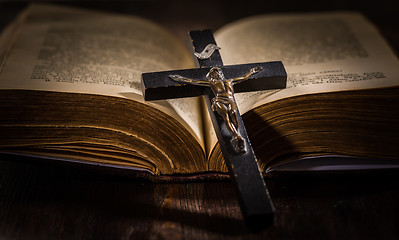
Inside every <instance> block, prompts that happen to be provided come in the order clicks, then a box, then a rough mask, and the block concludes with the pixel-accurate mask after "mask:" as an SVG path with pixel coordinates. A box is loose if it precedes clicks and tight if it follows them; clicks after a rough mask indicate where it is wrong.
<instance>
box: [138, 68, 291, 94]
mask: <svg viewBox="0 0 399 240" xmlns="http://www.w3.org/2000/svg"><path fill="white" fill-rule="evenodd" d="M257 66H261V67H262V71H261V72H259V73H257V74H256V76H251V77H250V78H249V79H248V80H247V81H244V82H242V83H238V84H236V85H234V92H235V93H239V92H249V91H259V90H266V89H281V88H285V87H286V81H287V73H286V72H285V69H284V66H283V64H282V62H280V61H275V62H262V63H250V64H240V65H227V66H220V68H221V69H222V71H223V73H224V76H225V78H226V79H229V78H235V77H237V76H242V75H244V74H246V73H247V72H248V71H249V70H250V69H251V68H254V67H257ZM210 69H211V67H205V68H194V69H184V70H174V71H164V72H153V73H143V74H142V80H141V85H142V86H141V89H142V90H143V95H144V99H145V100H146V101H149V100H161V99H170V98H183V97H195V96H200V95H203V94H204V91H205V89H206V87H200V86H195V85H192V84H188V83H181V82H176V81H174V80H172V79H171V78H170V77H169V75H172V74H177V75H181V76H185V77H187V78H191V79H205V76H206V74H207V73H208V72H209V70H210Z"/></svg>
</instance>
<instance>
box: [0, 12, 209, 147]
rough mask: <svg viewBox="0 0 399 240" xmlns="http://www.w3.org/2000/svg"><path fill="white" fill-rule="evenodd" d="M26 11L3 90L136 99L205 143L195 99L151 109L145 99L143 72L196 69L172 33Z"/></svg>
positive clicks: (129, 20)
mask: <svg viewBox="0 0 399 240" xmlns="http://www.w3.org/2000/svg"><path fill="white" fill-rule="evenodd" d="M28 11H29V16H28V18H27V20H26V24H25V25H24V27H23V29H22V31H21V34H20V36H19V38H18V39H17V41H16V42H15V44H14V46H13V49H12V51H11V54H10V56H9V58H8V59H7V62H6V64H5V66H4V68H3V71H2V72H1V75H0V88H2V89H31V90H48V91H61V92H73V93H90V94H102V95H108V96H116V97H124V98H130V99H134V100H136V101H140V102H142V103H145V104H149V105H151V106H153V107H156V108H158V109H160V110H161V111H163V112H166V113H168V114H169V115H171V116H172V117H174V118H175V119H177V120H179V121H180V122H181V123H182V124H183V125H184V126H186V127H187V129H189V130H190V131H191V132H192V133H193V135H194V136H196V137H197V139H199V142H201V143H202V142H203V137H202V129H201V123H200V122H199V121H200V119H201V117H200V115H199V114H200V112H199V101H198V100H197V99H189V100H171V101H159V102H157V103H148V102H144V100H143V97H142V93H141V86H140V81H141V74H142V73H143V72H154V71H161V70H170V69H182V68H190V67H192V58H191V56H190V54H189V52H188V50H186V49H185V48H184V47H183V46H182V44H181V43H180V42H179V41H178V40H177V39H176V38H174V37H173V36H171V35H170V34H169V33H168V32H166V31H165V30H163V29H162V28H160V27H159V26H157V25H155V24H153V23H151V22H149V21H147V20H144V19H141V18H136V17H131V16H129V17H125V16H117V15H112V14H107V13H98V12H92V11H87V10H79V9H73V8H66V7H56V6H49V5H32V6H30V9H29V10H28ZM21 63H23V64H21ZM196 109H197V110H198V111H195V110H196Z"/></svg>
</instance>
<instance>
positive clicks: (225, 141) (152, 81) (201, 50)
mask: <svg viewBox="0 0 399 240" xmlns="http://www.w3.org/2000/svg"><path fill="white" fill-rule="evenodd" d="M189 35H190V38H191V42H192V45H193V48H192V50H193V55H194V56H195V57H194V62H195V63H196V65H197V66H198V67H199V68H195V69H185V70H176V71H164V72H153V73H143V74H142V90H143V95H144V99H145V100H160V99H170V98H182V97H193V96H199V95H204V96H205V102H206V103H207V107H208V110H209V114H210V117H211V119H212V123H213V126H214V128H215V132H216V135H217V137H218V141H219V145H220V148H221V150H222V154H223V157H224V159H225V162H226V165H227V168H228V169H229V173H230V176H231V179H232V180H233V183H234V187H235V190H236V193H237V195H238V199H239V203H240V207H241V211H242V213H243V216H244V219H245V221H246V222H247V223H249V224H254V223H255V224H259V223H260V222H263V223H264V222H267V223H269V224H270V223H272V221H273V216H274V214H273V204H272V202H271V200H270V197H269V194H268V191H267V188H266V184H265V182H264V180H263V177H262V175H261V173H260V170H259V166H258V164H257V160H256V157H255V154H254V151H253V149H252V146H251V143H250V142H249V139H248V135H247V132H246V129H245V126H244V122H243V120H242V118H241V116H240V113H239V111H238V108H237V104H236V101H235V99H234V92H247V91H257V90H267V89H279V88H285V87H286V81H287V73H286V72H285V69H284V66H283V64H282V63H281V62H263V63H251V64H241V65H230V66H223V62H222V59H221V57H220V53H219V50H220V48H219V47H218V46H217V45H216V42H215V39H214V38H213V34H212V32H211V31H210V30H202V31H191V32H190V33H189ZM233 86H234V88H233Z"/></svg>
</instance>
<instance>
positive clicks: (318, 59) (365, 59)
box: [216, 12, 399, 114]
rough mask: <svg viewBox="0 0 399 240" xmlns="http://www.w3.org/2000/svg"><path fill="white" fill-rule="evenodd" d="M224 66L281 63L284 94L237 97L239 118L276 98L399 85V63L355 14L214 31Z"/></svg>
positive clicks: (248, 22) (252, 22)
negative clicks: (284, 74) (284, 71)
mask: <svg viewBox="0 0 399 240" xmlns="http://www.w3.org/2000/svg"><path fill="white" fill-rule="evenodd" d="M216 41H217V44H218V46H220V47H221V55H222V57H223V61H224V63H225V64H226V65H230V64H240V63H250V62H264V61H282V62H283V64H284V66H285V67H286V71H287V74H288V81H287V88H286V89H284V90H273V91H261V92H252V93H240V94H237V96H236V100H237V102H238V105H239V109H240V112H241V114H243V113H245V112H247V111H249V110H251V109H253V108H255V107H257V106H260V105H262V104H265V103H267V102H271V101H274V100H277V99H281V98H286V97H291V96H296V95H302V94H310V93H320V92H330V91H344V90H353V89H369V88H381V87H391V86H397V85H399V61H398V59H397V57H396V56H395V55H394V53H393V52H392V50H391V49H390V48H389V46H388V44H387V43H386V42H385V41H384V39H383V38H382V37H381V35H380V34H379V32H378V30H377V29H376V28H375V27H374V26H373V25H372V24H371V23H370V22H369V21H367V20H366V19H365V18H364V17H363V16H362V15H361V14H359V13H353V12H333V13H313V14H312V13H306V14H276V15H261V16H255V17H251V18H247V19H244V20H241V21H238V22H235V23H232V24H230V25H227V26H225V27H223V28H222V29H220V30H219V31H217V33H216Z"/></svg>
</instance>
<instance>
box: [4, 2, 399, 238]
mask: <svg viewBox="0 0 399 240" xmlns="http://www.w3.org/2000/svg"><path fill="white" fill-rule="evenodd" d="M57 2H58V1H57ZM320 2H323V1H313V0H308V1H300V2H299V1H298V2H297V1H292V2H288V3H287V2H284V3H282V2H281V3H278V2H275V3H268V5H267V6H266V5H259V4H262V1H245V4H243V3H242V2H234V1H218V2H216V3H212V1H205V2H201V3H198V4H195V5H194V4H193V3H186V1H172V3H173V4H170V2H167V3H164V2H162V1H159V2H155V3H156V4H154V2H152V1H150V2H149V3H148V2H145V1H138V2H127V1H122V2H119V3H118V4H109V3H107V2H99V3H97V2H94V1H86V2H79V3H78V2H71V3H69V4H71V5H79V6H81V7H90V8H96V9H107V10H110V11H117V12H123V13H129V14H135V15H141V16H144V17H147V18H150V19H153V20H154V21H158V22H160V23H162V24H163V25H164V26H165V27H167V28H169V29H170V30H171V31H173V32H174V33H175V34H177V35H178V36H179V37H180V38H181V39H184V38H185V37H186V36H185V31H186V30H189V29H200V28H212V29H217V28H219V27H220V26H222V25H224V24H226V23H228V22H231V21H233V20H236V19H239V18H241V17H245V16H249V15H254V14H259V13H263V12H276V11H277V12H278V11H298V10H300V11H313V10H342V9H343V10H360V11H362V12H363V13H365V14H366V15H367V16H368V17H369V18H370V19H371V20H373V21H374V22H375V23H376V24H378V26H379V27H380V29H381V30H382V33H383V34H384V35H385V36H386V37H387V38H388V40H389V41H390V43H391V44H392V45H393V46H394V48H396V49H399V47H398V46H399V34H398V31H397V26H396V25H395V22H398V21H396V20H398V17H397V16H396V14H397V13H396V12H395V11H394V8H391V7H390V5H389V1H388V2H387V1H379V2H378V3H369V2H361V1H349V2H348V1H344V0H342V1H334V2H333V3H329V4H328V5H325V4H324V5H323V4H322V3H320ZM207 4H213V5H212V7H211V8H208V9H210V10H209V11H210V16H212V17H211V18H210V17H204V15H203V14H202V11H203V10H202V9H200V8H205V6H206V5H207ZM24 5H25V3H11V2H10V3H0V12H1V14H0V27H3V26H4V25H5V24H6V23H7V22H8V21H9V20H10V19H12V17H13V16H14V15H15V13H16V12H17V11H18V10H20V9H21V7H23V6H24ZM182 12H183V13H184V14H186V15H187V16H190V17H189V18H186V20H185V21H181V18H179V17H177V16H178V14H179V13H182ZM0 159H1V160H0V239H240V238H250V239H399V188H398V186H399V173H398V172H397V171H393V170H392V171H374V172H360V173H351V174H339V173H337V174H321V175H315V174H312V175H310V174H295V175H287V176H284V175H280V176H278V177H277V176H275V177H271V178H268V179H266V182H267V184H268V186H269V189H270V194H271V197H272V199H273V200H274V203H275V207H276V218H275V222H274V225H273V226H271V227H269V228H268V229H265V230H263V231H260V232H252V231H250V230H248V229H247V228H246V227H245V225H244V223H243V220H242V217H241V213H240V209H239V206H238V203H237V200H236V196H235V194H234V191H233V189H232V186H231V184H230V183H229V182H228V181H226V180H219V181H202V182H185V183H171V182H169V183H153V182H150V181H148V180H145V179H137V178H130V177H126V176H121V175H115V174H110V173H103V172H97V171H94V170H89V169H85V168H80V167H76V166H60V165H54V164H43V163H38V162H32V161H28V160H27V159H24V158H19V157H6V156H1V158H0Z"/></svg>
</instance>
